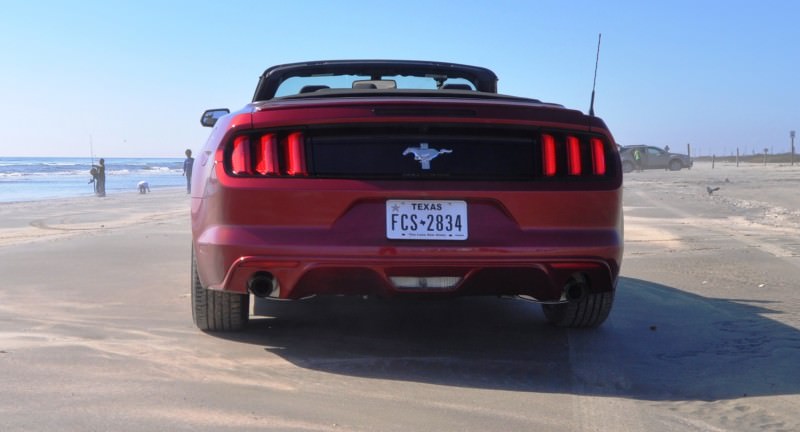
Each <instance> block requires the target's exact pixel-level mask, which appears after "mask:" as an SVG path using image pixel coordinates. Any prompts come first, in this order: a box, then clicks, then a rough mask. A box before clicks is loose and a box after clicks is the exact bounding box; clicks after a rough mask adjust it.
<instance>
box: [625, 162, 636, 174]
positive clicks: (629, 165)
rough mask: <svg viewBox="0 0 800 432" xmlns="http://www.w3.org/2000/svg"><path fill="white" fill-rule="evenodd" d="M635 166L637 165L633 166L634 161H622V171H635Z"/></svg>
mask: <svg viewBox="0 0 800 432" xmlns="http://www.w3.org/2000/svg"><path fill="white" fill-rule="evenodd" d="M634 168H635V167H634V166H633V163H632V162H630V161H623V162H622V172H624V173H629V172H633V169H634Z"/></svg>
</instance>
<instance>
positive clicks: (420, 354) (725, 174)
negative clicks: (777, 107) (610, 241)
mask: <svg viewBox="0 0 800 432" xmlns="http://www.w3.org/2000/svg"><path fill="white" fill-rule="evenodd" d="M709 186H710V187H719V188H720V189H719V190H717V191H715V192H713V194H711V195H709V194H708V192H707V189H706V188H707V187H709ZM798 186H800V167H798V166H795V167H789V166H769V167H766V168H765V167H763V166H761V165H748V166H742V167H739V168H737V167H735V166H732V165H725V164H720V163H717V165H716V167H715V168H714V169H713V170H712V169H711V166H710V164H703V163H700V164H698V165H696V166H695V168H693V169H692V170H683V171H680V172H667V171H647V172H643V173H632V174H629V175H627V176H626V179H625V202H624V205H625V215H626V249H625V258H624V262H623V270H622V277H621V279H620V282H619V287H618V296H617V301H616V303H615V306H614V310H613V311H612V313H611V317H610V318H609V320H608V321H607V322H606V323H605V324H604V325H603V326H602V327H601V328H599V329H596V330H588V331H577V330H564V329H557V328H553V327H551V326H549V325H547V324H546V323H545V320H544V317H543V316H542V314H541V312H540V310H539V307H538V305H534V304H531V303H527V302H523V301H518V300H511V299H495V298H491V299H459V300H455V301H402V302H396V301H380V300H374V299H369V300H363V299H359V298H327V299H312V300H310V301H306V302H292V303H270V302H267V303H258V304H257V305H256V306H255V309H256V310H257V311H258V312H259V313H260V314H261V315H260V316H259V317H256V318H255V319H254V320H253V321H252V324H253V325H252V326H251V329H249V330H248V331H246V332H244V333H241V334H235V335H209V334H205V333H202V332H200V331H198V330H196V329H195V327H194V325H193V324H192V322H191V310H190V308H189V298H188V295H189V294H188V281H189V275H188V270H189V251H190V249H189V246H190V231H189V212H188V206H189V198H188V197H187V196H186V194H185V193H183V191H182V190H179V189H175V190H168V191H158V192H157V193H156V192H154V193H152V194H149V195H139V194H136V193H130V194H120V195H111V196H109V197H107V198H103V199H98V198H94V197H90V198H86V199H70V200H52V201H40V202H30V203H12V204H3V205H0V275H2V276H3V281H4V286H3V287H2V288H0V384H1V385H2V389H3V391H2V392H0V430H2V431H30V430H36V431H62V430H117V431H164V430H171V431H179V430H200V431H205V430H208V431H211V430H214V431H226V430H231V431H233V430H236V431H243V430H292V431H297V430H308V431H342V430H348V431H349V430H353V431H371V430H380V431H409V430H459V431H473V430H474V431H486V430H507V431H530V430H544V431H550V430H552V431H563V430H576V431H641V430H650V431H672V430H688V431H708V430H725V431H728V430H733V431H752V430H787V431H788V430H798V429H800V414H798V411H797V408H796V407H797V406H800V373H798V365H800V296H798V294H797V289H798V288H799V287H800V282H798V281H800V192H798V190H800V189H798Z"/></svg>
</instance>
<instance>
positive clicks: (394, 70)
mask: <svg viewBox="0 0 800 432" xmlns="http://www.w3.org/2000/svg"><path fill="white" fill-rule="evenodd" d="M314 75H363V76H369V77H372V79H376V80H378V79H380V78H381V77H382V76H432V77H443V78H463V79H465V80H467V81H469V82H471V83H472V84H473V85H474V86H475V89H476V90H477V91H479V92H484V93H497V75H495V73H494V72H492V71H490V70H489V69H486V68H482V67H478V66H468V65H462V64H455V63H443V62H432V61H415V60H324V61H313V62H303V63H289V64H283V65H277V66H273V67H271V68H269V69H267V70H266V71H264V73H263V74H262V75H261V77H260V78H259V80H258V86H257V87H256V92H255V94H254V95H253V102H257V101H265V100H270V99H272V98H273V97H275V92H276V91H277V89H278V86H280V84H281V83H282V82H283V81H285V80H286V79H287V78H289V77H309V76H314Z"/></svg>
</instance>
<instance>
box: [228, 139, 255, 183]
mask: <svg viewBox="0 0 800 432" xmlns="http://www.w3.org/2000/svg"><path fill="white" fill-rule="evenodd" d="M251 167H252V165H251V164H250V138H248V137H247V136H239V137H236V139H234V140H233V151H232V152H231V172H233V173H234V174H252V170H251Z"/></svg>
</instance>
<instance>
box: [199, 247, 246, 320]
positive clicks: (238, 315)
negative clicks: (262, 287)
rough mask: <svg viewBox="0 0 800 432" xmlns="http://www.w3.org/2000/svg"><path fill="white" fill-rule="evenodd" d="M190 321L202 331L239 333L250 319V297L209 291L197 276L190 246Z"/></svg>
mask: <svg viewBox="0 0 800 432" xmlns="http://www.w3.org/2000/svg"><path fill="white" fill-rule="evenodd" d="M191 289H192V319H193V320H194V324H195V325H196V326H197V328H199V329H200V330H203V331H209V332H216V331H239V330H242V329H244V328H245V327H246V326H247V322H248V320H249V319H250V295H249V294H236V293H229V292H225V291H216V290H210V289H206V288H204V287H203V285H202V283H201V282H200V276H198V274H197V259H196V258H195V255H194V246H192V273H191Z"/></svg>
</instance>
